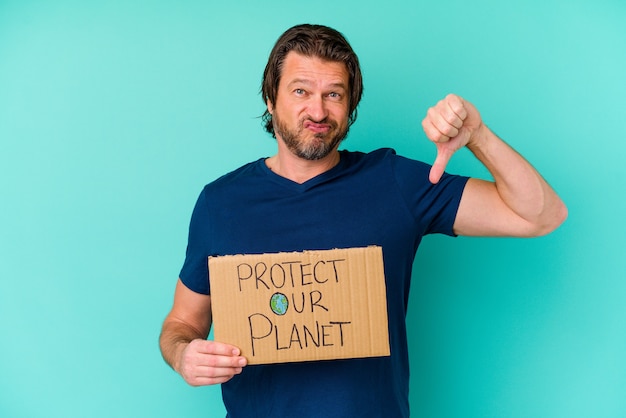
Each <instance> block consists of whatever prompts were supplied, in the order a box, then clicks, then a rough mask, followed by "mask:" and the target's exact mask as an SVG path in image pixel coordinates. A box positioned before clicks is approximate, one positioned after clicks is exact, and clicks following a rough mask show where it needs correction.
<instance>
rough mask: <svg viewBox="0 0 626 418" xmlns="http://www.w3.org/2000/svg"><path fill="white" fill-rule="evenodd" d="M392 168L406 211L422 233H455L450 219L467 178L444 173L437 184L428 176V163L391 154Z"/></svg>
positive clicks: (455, 210)
mask: <svg viewBox="0 0 626 418" xmlns="http://www.w3.org/2000/svg"><path fill="white" fill-rule="evenodd" d="M392 167H393V171H394V175H395V177H396V181H397V183H398V185H399V187H400V191H401V193H402V194H403V197H404V199H405V202H406V204H407V206H408V208H409V211H410V212H411V213H412V214H413V216H414V218H415V220H416V222H418V223H419V224H420V226H421V227H422V229H423V235H427V234H434V233H441V234H446V235H450V236H456V234H455V233H454V231H453V226H454V221H455V219H456V214H457V211H458V209H459V204H460V202H461V196H462V195H463V190H464V189H465V185H466V183H467V180H468V179H469V178H468V177H466V176H459V175H452V174H449V173H444V175H443V176H442V178H441V180H440V181H439V183H437V184H432V183H431V182H430V180H429V179H428V175H429V173H430V168H431V166H430V165H429V164H426V163H423V162H421V161H415V160H411V159H408V158H404V157H401V156H397V155H394V156H393V158H392Z"/></svg>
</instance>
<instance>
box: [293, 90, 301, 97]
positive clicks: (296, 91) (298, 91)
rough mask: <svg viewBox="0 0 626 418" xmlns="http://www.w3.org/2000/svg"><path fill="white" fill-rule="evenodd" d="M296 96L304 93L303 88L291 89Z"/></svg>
mask: <svg viewBox="0 0 626 418" xmlns="http://www.w3.org/2000/svg"><path fill="white" fill-rule="evenodd" d="M293 92H294V93H295V94H296V95H297V96H302V95H303V94H304V90H303V89H295V90H294V91H293Z"/></svg>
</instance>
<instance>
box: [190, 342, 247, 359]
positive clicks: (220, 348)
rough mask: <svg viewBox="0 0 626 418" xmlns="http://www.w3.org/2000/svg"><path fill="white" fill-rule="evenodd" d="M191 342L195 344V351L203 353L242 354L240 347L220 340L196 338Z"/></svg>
mask: <svg viewBox="0 0 626 418" xmlns="http://www.w3.org/2000/svg"><path fill="white" fill-rule="evenodd" d="M190 344H194V349H195V351H196V352H198V353H202V354H216V355H220V356H238V355H240V354H241V350H239V348H237V347H235V346H233V345H230V344H225V343H221V342H218V341H208V340H194V341H192V342H191V343H190Z"/></svg>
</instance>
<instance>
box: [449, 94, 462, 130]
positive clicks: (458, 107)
mask: <svg viewBox="0 0 626 418" xmlns="http://www.w3.org/2000/svg"><path fill="white" fill-rule="evenodd" d="M444 101H445V102H446V107H447V109H448V116H449V117H451V118H454V117H457V118H458V119H460V120H461V125H462V122H463V121H464V120H465V119H467V109H466V107H465V100H463V98H461V97H459V96H457V95H455V94H449V95H448V96H446V98H445V99H444ZM458 128H460V126H458Z"/></svg>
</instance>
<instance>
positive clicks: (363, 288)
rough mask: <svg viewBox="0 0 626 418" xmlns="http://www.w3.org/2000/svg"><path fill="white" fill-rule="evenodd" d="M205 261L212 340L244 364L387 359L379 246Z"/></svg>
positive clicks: (381, 259) (233, 256)
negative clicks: (228, 347)
mask: <svg viewBox="0 0 626 418" xmlns="http://www.w3.org/2000/svg"><path fill="white" fill-rule="evenodd" d="M208 262H209V271H210V277H211V305H212V313H213V324H214V338H215V340H216V341H220V342H224V343H229V344H232V345H234V346H237V347H239V348H240V349H241V353H242V355H243V356H245V357H246V358H247V359H248V364H268V363H286V362H296V361H309V360H330V359H343V358H360V357H378V356H388V355H389V354H390V352H389V331H388V327H387V299H386V293H385V274H384V268H383V257H382V249H381V247H377V246H371V247H365V248H349V249H334V250H320V251H304V252H291V253H272V254H261V255H228V256H220V257H209V260H208Z"/></svg>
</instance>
